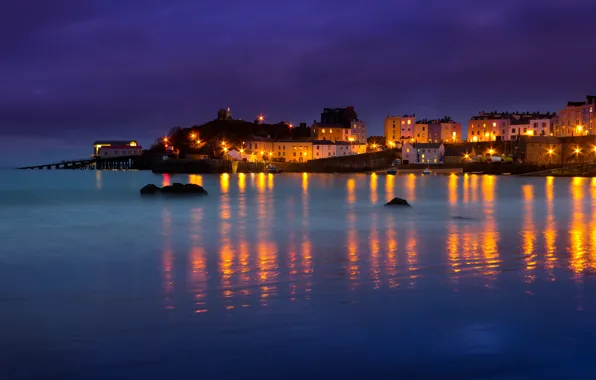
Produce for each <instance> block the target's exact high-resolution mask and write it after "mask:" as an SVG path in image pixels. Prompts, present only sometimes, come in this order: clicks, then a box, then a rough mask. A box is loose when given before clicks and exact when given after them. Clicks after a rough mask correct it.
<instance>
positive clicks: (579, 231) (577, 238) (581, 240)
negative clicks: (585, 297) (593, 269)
mask: <svg viewBox="0 0 596 380" xmlns="http://www.w3.org/2000/svg"><path fill="white" fill-rule="evenodd" d="M583 183H584V181H583V178H579V177H576V178H573V180H572V181H571V186H570V189H569V190H570V192H571V198H572V200H573V201H572V202H573V203H572V210H571V228H570V229H569V238H570V239H569V240H570V243H571V244H570V247H569V249H570V251H571V252H570V253H571V257H570V259H569V261H570V262H569V266H570V268H571V270H573V272H575V273H576V274H578V275H579V274H582V273H583V272H584V270H585V269H586V266H587V265H586V264H587V260H586V256H587V249H586V246H587V244H586V243H587V242H586V238H587V227H588V226H586V223H585V221H584V209H583V207H582V201H583V199H584V188H583ZM578 280H580V279H579V278H578Z"/></svg>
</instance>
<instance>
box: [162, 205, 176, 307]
mask: <svg viewBox="0 0 596 380" xmlns="http://www.w3.org/2000/svg"><path fill="white" fill-rule="evenodd" d="M162 230H163V232H162V233H163V236H164V239H163V242H164V247H163V256H162V271H163V288H164V289H163V292H164V303H165V305H164V307H165V308H166V309H174V299H173V296H172V295H173V293H174V285H175V284H174V275H173V273H174V252H173V250H172V241H171V240H172V214H171V211H170V209H169V208H164V209H163V216H162Z"/></svg>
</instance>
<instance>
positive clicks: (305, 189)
mask: <svg viewBox="0 0 596 380" xmlns="http://www.w3.org/2000/svg"><path fill="white" fill-rule="evenodd" d="M302 194H308V174H307V173H302Z"/></svg>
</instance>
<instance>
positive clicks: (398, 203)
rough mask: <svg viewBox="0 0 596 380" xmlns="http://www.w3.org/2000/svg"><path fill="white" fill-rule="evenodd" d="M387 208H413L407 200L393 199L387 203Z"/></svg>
mask: <svg viewBox="0 0 596 380" xmlns="http://www.w3.org/2000/svg"><path fill="white" fill-rule="evenodd" d="M385 206H408V207H411V205H410V204H409V203H408V201H406V200H405V199H402V198H393V199H392V200H390V201H389V202H387V203H385Z"/></svg>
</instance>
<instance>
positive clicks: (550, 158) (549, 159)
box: [548, 148, 555, 165]
mask: <svg viewBox="0 0 596 380" xmlns="http://www.w3.org/2000/svg"><path fill="white" fill-rule="evenodd" d="M554 152H555V151H554V150H553V149H552V148H551V149H549V150H548V164H549V165H550V164H551V163H552V160H553V153H554Z"/></svg>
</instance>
